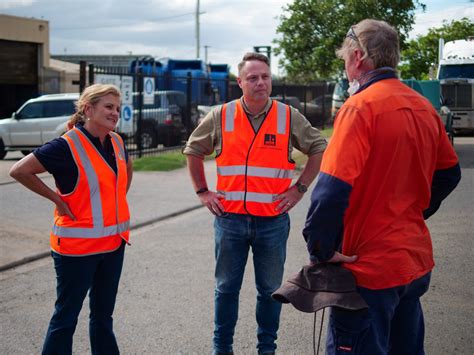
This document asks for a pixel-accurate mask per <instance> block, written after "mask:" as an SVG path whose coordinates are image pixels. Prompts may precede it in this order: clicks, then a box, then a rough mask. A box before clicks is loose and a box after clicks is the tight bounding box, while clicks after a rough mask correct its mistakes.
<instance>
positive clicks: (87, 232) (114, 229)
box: [53, 221, 130, 238]
mask: <svg viewBox="0 0 474 355" xmlns="http://www.w3.org/2000/svg"><path fill="white" fill-rule="evenodd" d="M129 229H130V221H125V222H122V223H120V224H118V225H113V226H108V227H103V226H101V227H98V226H94V228H82V227H79V228H70V227H59V226H56V225H54V226H53V234H54V235H57V236H58V237H61V238H102V237H108V236H111V235H115V234H119V233H122V232H126V231H128V230H129Z"/></svg>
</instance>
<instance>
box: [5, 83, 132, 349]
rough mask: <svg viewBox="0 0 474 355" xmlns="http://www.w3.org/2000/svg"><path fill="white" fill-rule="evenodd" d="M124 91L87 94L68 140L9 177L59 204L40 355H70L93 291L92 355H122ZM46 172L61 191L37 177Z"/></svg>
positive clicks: (38, 153)
mask: <svg viewBox="0 0 474 355" xmlns="http://www.w3.org/2000/svg"><path fill="white" fill-rule="evenodd" d="M119 112H120V91H119V90H118V89H117V88H116V87H115V86H113V85H103V84H95V85H91V86H89V87H87V88H86V89H85V90H84V92H83V93H82V95H81V96H80V98H79V100H78V102H77V104H76V112H75V113H74V115H73V116H72V117H71V119H70V120H69V122H68V128H69V130H68V132H66V133H65V134H64V135H63V136H62V137H60V138H56V139H54V140H52V141H51V142H48V143H46V144H45V145H43V146H42V147H40V148H38V149H36V150H35V151H34V152H33V153H31V154H29V155H27V156H26V157H24V158H23V159H22V160H20V161H18V162H17V163H16V164H15V165H14V166H13V167H12V168H11V170H10V175H11V176H12V177H13V178H15V179H16V180H18V181H19V182H20V183H21V184H23V185H25V186H26V187H27V188H28V189H30V190H32V191H33V192H35V193H37V194H39V195H40V196H43V197H45V198H47V199H49V200H50V201H51V202H53V203H54V204H55V207H56V208H55V212H54V224H53V228H52V231H51V234H50V244H51V255H52V258H53V260H54V267H55V270H56V279H57V286H56V293H57V299H56V303H55V310H54V314H53V316H52V318H51V321H50V323H49V328H48V331H47V334H46V339H45V342H44V346H43V354H71V353H72V338H73V334H74V331H75V328H76V324H77V318H78V316H79V312H80V310H81V307H82V303H83V301H84V299H85V297H86V295H87V292H88V291H89V299H90V317H89V333H90V343H91V350H92V354H118V353H119V349H118V345H117V341H116V339H115V335H114V332H113V321H112V313H113V310H114V306H115V299H116V295H117V289H118V284H119V280H120V275H121V271H122V265H123V257H124V249H125V244H128V238H129V229H130V227H129V221H130V215H129V210H128V203H127V198H126V194H127V191H128V189H129V187H130V183H131V181H132V165H131V160H129V159H128V155H127V151H126V149H125V145H124V143H123V141H122V139H121V137H120V136H119V135H118V134H117V133H115V132H113V130H114V128H115V127H116V125H117V123H118V120H119ZM45 171H48V172H49V173H51V174H52V175H53V177H54V180H55V184H56V187H57V191H53V190H52V189H50V188H49V187H48V186H47V185H46V184H44V183H43V181H42V180H41V179H40V178H39V177H38V176H37V174H40V173H42V172H45Z"/></svg>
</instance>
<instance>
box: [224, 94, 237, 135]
mask: <svg viewBox="0 0 474 355" xmlns="http://www.w3.org/2000/svg"><path fill="white" fill-rule="evenodd" d="M234 115H235V100H234V101H231V102H229V103H228V104H227V105H226V109H225V128H224V130H225V131H226V132H233V131H234V120H235V118H234Z"/></svg>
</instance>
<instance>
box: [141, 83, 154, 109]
mask: <svg viewBox="0 0 474 355" xmlns="http://www.w3.org/2000/svg"><path fill="white" fill-rule="evenodd" d="M143 103H144V104H145V105H153V104H154V103H155V78H153V77H144V78H143Z"/></svg>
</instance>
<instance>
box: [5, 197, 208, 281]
mask: <svg viewBox="0 0 474 355" xmlns="http://www.w3.org/2000/svg"><path fill="white" fill-rule="evenodd" d="M203 207H204V206H203V205H194V206H191V207H188V208H184V209H182V210H179V211H176V212H173V213H170V214H167V215H164V216H161V217H157V218H152V219H149V220H147V221H144V222H140V223H137V224H135V225H134V226H132V227H130V230H131V231H132V230H135V229H139V228H142V227H145V226H148V225H150V224H153V223H157V222H161V221H164V220H167V219H170V218H173V217H177V216H180V215H183V214H185V213H188V212H192V211H194V210H197V209H199V208H203ZM49 255H51V251H50V250H49V251H47V252H41V253H38V254H35V255H30V256H27V257H25V258H23V259H20V260H17V261H13V262H11V263H9V264H5V265H1V266H0V272H2V271H6V270H10V269H13V268H15V267H17V266H21V265H25V264H28V263H30V262H33V261H36V260H39V259H43V258H45V257H47V256H49Z"/></svg>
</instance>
